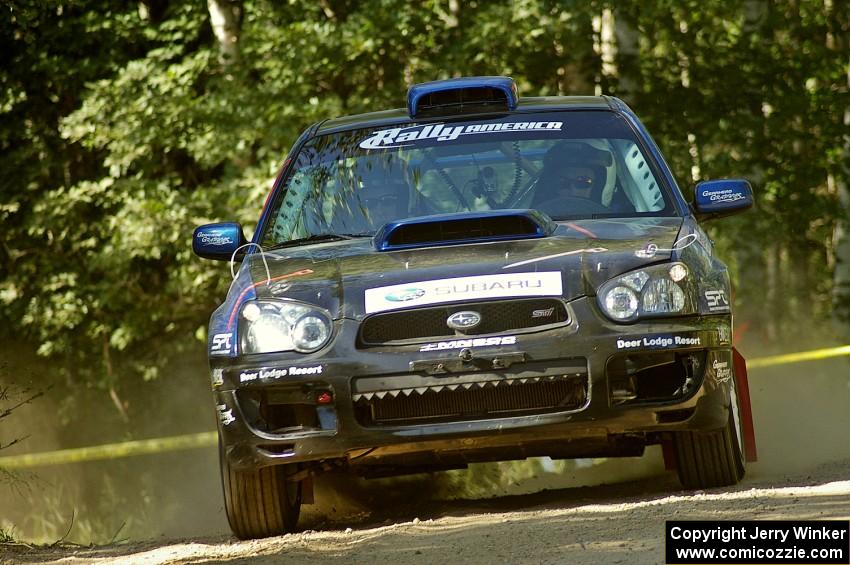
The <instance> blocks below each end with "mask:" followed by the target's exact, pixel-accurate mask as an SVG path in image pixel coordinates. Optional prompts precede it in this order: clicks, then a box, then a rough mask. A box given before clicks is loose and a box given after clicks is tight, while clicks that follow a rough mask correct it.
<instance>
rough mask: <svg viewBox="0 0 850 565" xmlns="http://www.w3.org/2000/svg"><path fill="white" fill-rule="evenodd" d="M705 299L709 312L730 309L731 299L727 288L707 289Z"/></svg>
mask: <svg viewBox="0 0 850 565" xmlns="http://www.w3.org/2000/svg"><path fill="white" fill-rule="evenodd" d="M705 301H706V302H707V303H708V311H709V312H726V311H728V310H729V300H727V299H726V291H725V290H706V291H705Z"/></svg>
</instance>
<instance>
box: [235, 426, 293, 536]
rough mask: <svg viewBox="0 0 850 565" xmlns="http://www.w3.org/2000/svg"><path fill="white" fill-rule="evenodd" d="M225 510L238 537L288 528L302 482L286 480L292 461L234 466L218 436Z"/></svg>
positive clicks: (261, 534) (277, 533)
mask: <svg viewBox="0 0 850 565" xmlns="http://www.w3.org/2000/svg"><path fill="white" fill-rule="evenodd" d="M219 461H220V463H221V483H222V487H223V490H224V510H225V512H226V513H227V521H228V522H229V523H230V529H231V530H232V531H233V533H234V534H235V535H236V537H238V538H239V539H253V538H265V537H269V536H277V535H281V534H285V533H288V532H291V531H293V530H294V529H295V526H296V524H297V523H298V514H299V513H300V511H301V483H300V482H292V481H287V480H286V475H287V474H288V472H291V471H294V470H295V469H294V466H293V465H278V466H274V467H263V468H260V469H249V470H234V469H232V468H231V467H230V464H229V463H228V462H227V458H226V457H225V456H224V451H223V449H222V448H221V439H219Z"/></svg>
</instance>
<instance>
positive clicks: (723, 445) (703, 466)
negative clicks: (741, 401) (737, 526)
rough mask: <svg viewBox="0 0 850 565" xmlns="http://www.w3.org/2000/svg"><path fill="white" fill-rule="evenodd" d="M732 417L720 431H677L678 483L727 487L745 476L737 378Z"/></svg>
mask: <svg viewBox="0 0 850 565" xmlns="http://www.w3.org/2000/svg"><path fill="white" fill-rule="evenodd" d="M730 407H731V409H730V410H729V419H728V421H727V422H726V426H724V427H723V428H722V429H720V430H715V431H711V432H676V433H675V434H674V435H673V449H674V450H675V453H676V470H677V472H678V474H679V482H681V483H682V486H683V487H685V488H688V489H704V488H713V487H725V486H730V485H735V484H738V483H739V482H740V481H741V479H742V478H744V454H743V449H742V442H741V437H742V431H741V422H740V417H739V414H740V410H739V409H738V398H737V394H736V393H735V384H734V378H733V379H732V386H731V399H730Z"/></svg>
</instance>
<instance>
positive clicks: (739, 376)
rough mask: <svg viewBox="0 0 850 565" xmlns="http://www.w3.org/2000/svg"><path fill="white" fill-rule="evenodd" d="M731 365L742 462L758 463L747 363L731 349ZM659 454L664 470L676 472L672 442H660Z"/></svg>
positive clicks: (734, 349) (736, 351)
mask: <svg viewBox="0 0 850 565" xmlns="http://www.w3.org/2000/svg"><path fill="white" fill-rule="evenodd" d="M732 363H733V364H734V366H735V387H736V389H737V391H738V397H739V399H740V400H741V428H742V430H741V431H742V433H743V437H744V460H745V461H747V463H755V462H756V461H758V451H757V450H756V429H755V426H754V425H753V407H752V405H751V404H750V385H749V382H748V380H747V361H746V359H744V356H743V355H741V354H740V353H738V350H737V349H736V348H734V347H733V348H732ZM661 453H662V455H663V456H664V468H665V469H667V470H668V471H675V470H676V453H675V451H673V441H672V440H670V439H666V440H664V441H662V442H661Z"/></svg>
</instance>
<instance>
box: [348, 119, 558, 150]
mask: <svg viewBox="0 0 850 565" xmlns="http://www.w3.org/2000/svg"><path fill="white" fill-rule="evenodd" d="M563 126H564V123H563V122H510V123H501V124H469V125H465V126H445V125H443V124H437V125H428V126H410V127H406V128H392V129H382V130H379V131H376V132H374V133H372V135H370V136H369V137H367V138H366V139H364V140H363V141H361V142H360V147H361V148H363V149H386V148H388V147H406V146H408V145H413V143H412V142H414V141H426V140H427V141H430V140H434V141H454V140H456V139H457V138H458V137H460V136H462V135H486V134H492V133H501V132H503V131H550V132H551V131H552V130H561V129H563Z"/></svg>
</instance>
